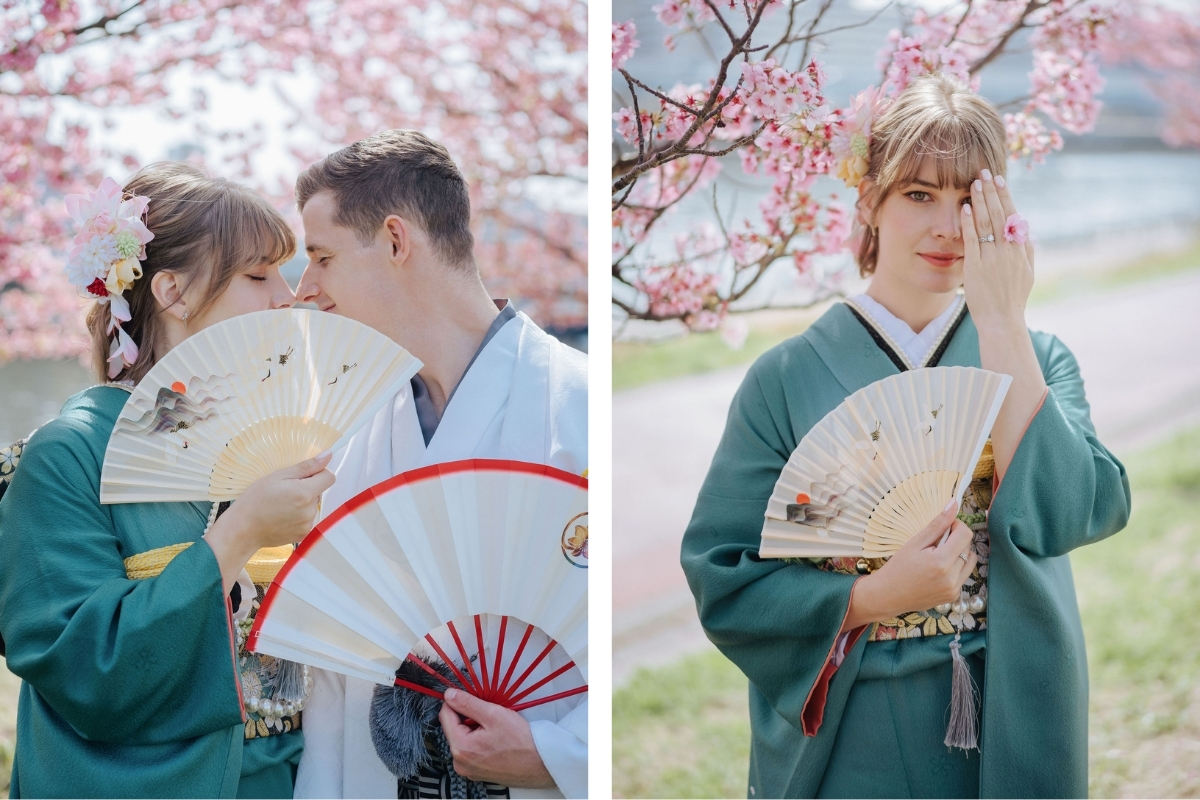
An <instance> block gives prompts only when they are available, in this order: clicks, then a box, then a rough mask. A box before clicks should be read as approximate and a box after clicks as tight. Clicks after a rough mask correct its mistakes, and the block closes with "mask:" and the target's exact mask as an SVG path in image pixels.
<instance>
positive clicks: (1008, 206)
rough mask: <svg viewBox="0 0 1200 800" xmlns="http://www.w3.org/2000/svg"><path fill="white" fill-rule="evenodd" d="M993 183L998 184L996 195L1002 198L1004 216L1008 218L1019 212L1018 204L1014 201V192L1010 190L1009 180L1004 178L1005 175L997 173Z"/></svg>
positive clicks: (1001, 206) (1001, 205)
mask: <svg viewBox="0 0 1200 800" xmlns="http://www.w3.org/2000/svg"><path fill="white" fill-rule="evenodd" d="M992 183H994V184H995V185H996V197H998V198H999V199H1000V208H1001V209H1003V211H1004V218H1005V219H1008V218H1009V217H1011V216H1012V215H1013V214H1015V213H1017V206H1016V204H1015V203H1013V199H1012V192H1010V191H1009V190H1008V182H1007V181H1006V180H1004V176H1002V175H997V176H996V177H995V179H993V181H992Z"/></svg>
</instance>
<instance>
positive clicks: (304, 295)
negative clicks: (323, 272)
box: [296, 267, 321, 303]
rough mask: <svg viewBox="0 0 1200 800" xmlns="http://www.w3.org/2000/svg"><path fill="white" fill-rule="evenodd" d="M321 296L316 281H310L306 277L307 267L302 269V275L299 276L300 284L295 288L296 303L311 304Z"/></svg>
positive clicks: (307, 276)
mask: <svg viewBox="0 0 1200 800" xmlns="http://www.w3.org/2000/svg"><path fill="white" fill-rule="evenodd" d="M320 294H321V287H320V286H319V285H318V284H317V282H316V281H314V280H310V279H309V275H308V267H305V268H304V274H302V275H301V276H300V284H299V285H298V286H297V287H296V302H297V303H311V302H313V301H315V300H316V299H317V297H319V296H320Z"/></svg>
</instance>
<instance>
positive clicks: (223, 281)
mask: <svg viewBox="0 0 1200 800" xmlns="http://www.w3.org/2000/svg"><path fill="white" fill-rule="evenodd" d="M124 191H125V195H126V196H127V197H128V196H131V195H141V196H143V197H148V198H150V205H149V207H148V208H147V210H146V220H145V221H146V227H148V228H149V229H150V232H151V233H152V234H154V239H152V240H151V241H150V243H149V244H147V245H146V260H145V261H143V262H141V266H142V277H141V278H139V279H138V280H137V281H136V282H135V283H134V284H133V286H132V287H130V288H129V289H128V290H127V291H126V293H125V299H126V300H127V301H128V302H129V313H130V317H131V319H130V320H129V322H125V323H122V326H121V327H122V328H124V329H125V332H126V333H127V334H129V336H130V337H131V338H132V339H133V341H134V342H135V343H136V344H137V346H138V357H137V361H136V362H134V364H133V365H132V366H129V367H125V368H124V369H123V370H122V371H121V372H120V373H119V374H118V375H117V376H116V378H115V379H114V380H132V381H134V382H135V383H136V382H138V381H140V380H141V379H142V378H144V377H145V376H146V373H147V372H149V371H150V368H151V367H153V366H154V364H155V362H156V361H157V360H158V355H161V352H156V351H158V350H159V349H160V346H161V344H162V342H161V338H162V323H161V320H160V319H159V312H160V309H159V307H158V300H157V299H156V298H155V297H154V293H153V292H152V291H151V289H150V283H151V279H152V278H153V277H154V276H155V275H156V274H158V273H159V272H171V273H174V274H175V275H179V276H181V277H182V287H181V289H182V290H183V291H186V290H187V289H188V288H189V287H191V286H192V284H194V283H195V282H196V281H202V285H203V292H202V293H201V295H200V298H199V302H198V303H197V304H196V305H195V306H194V307H193V308H191V309H190V314H191V316H193V317H199V316H200V315H201V314H203V313H204V311H205V310H206V309H208V308H209V307H210V306H211V305H212V304H213V303H214V302H215V301H216V299H217V298H218V297H220V296H221V293H222V292H224V291H225V289H226V288H227V287H228V286H229V283H230V281H232V280H233V277H234V276H235V275H237V274H238V273H239V272H242V271H243V270H246V269H249V268H251V267H254V266H256V265H258V264H264V263H266V264H278V263H280V262H281V261H286V260H287V259H289V258H291V257H292V256H293V255H295V253H296V235H295V234H294V233H293V232H292V229H291V228H290V227H289V226H288V224H287V222H286V221H285V220H284V218H283V216H282V215H281V214H280V213H279V212H278V211H276V210H275V209H274V208H272V207H271V205H270V204H269V203H268V202H267V201H266V200H264V199H263V198H262V197H261V196H260V195H259V194H257V193H256V192H254V191H253V190H251V189H248V188H247V187H245V186H241V185H239V184H236V183H233V182H231V181H227V180H225V179H224V178H213V177H210V176H209V175H208V174H206V173H205V172H204V171H203V170H201V169H200V168H198V167H196V166H193V165H192V164H186V163H183V162H178V161H166V162H162V163H159V164H151V165H150V166H148V167H145V168H144V169H142V170H141V171H139V172H138V173H137V174H136V175H134V176H133V177H132V178H130V179H129V182H128V183H127V184H125V189H124ZM109 319H110V313H109V306H108V304H107V303H103V304H101V303H96V304H95V305H94V306H93V307H92V309H91V310H90V311H89V312H88V316H87V326H88V332H89V333H90V334H91V338H92V359H93V362H94V363H93V367H94V369H95V371H96V374H97V375H98V376H99V378H100V380H101V382H103V381H107V380H108V379H109V378H108V364H107V361H108V351H109V343H110V342H111V338H112V337H111V336H110V335H109V333H108V325H109Z"/></svg>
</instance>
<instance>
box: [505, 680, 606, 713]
mask: <svg viewBox="0 0 1200 800" xmlns="http://www.w3.org/2000/svg"><path fill="white" fill-rule="evenodd" d="M587 690H588V687H587V685H586V684H584V685H583V686H576V687H575V688H574V689H568V690H566V691H565V692H556V693H555V694H551V695H547V696H546V697H539V698H538V699H537V700H530V701H529V702H528V703H518V704H517V705H515V706H509V707H508V710H509V711H524V710H525V709H527V708H535V707H536V706H540V705H544V704H546V703H553V702H554V701H555V700H562V699H563V698H564V697H574V696H575V695H577V694H583V693H584V692H586V691H587Z"/></svg>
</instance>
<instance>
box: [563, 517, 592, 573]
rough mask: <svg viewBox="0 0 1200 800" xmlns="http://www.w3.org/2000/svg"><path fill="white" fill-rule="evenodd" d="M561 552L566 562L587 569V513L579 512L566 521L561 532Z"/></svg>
mask: <svg viewBox="0 0 1200 800" xmlns="http://www.w3.org/2000/svg"><path fill="white" fill-rule="evenodd" d="M561 546H562V552H563V557H564V558H566V559H567V563H569V564H571V566H574V567H580V568H582V569H587V561H588V526H587V514H586V513H584V514H579V515H578V516H576V517H574V518H572V519H571V521H570V522H568V523H567V526H566V527H565V528H563V533H562V542H561Z"/></svg>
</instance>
